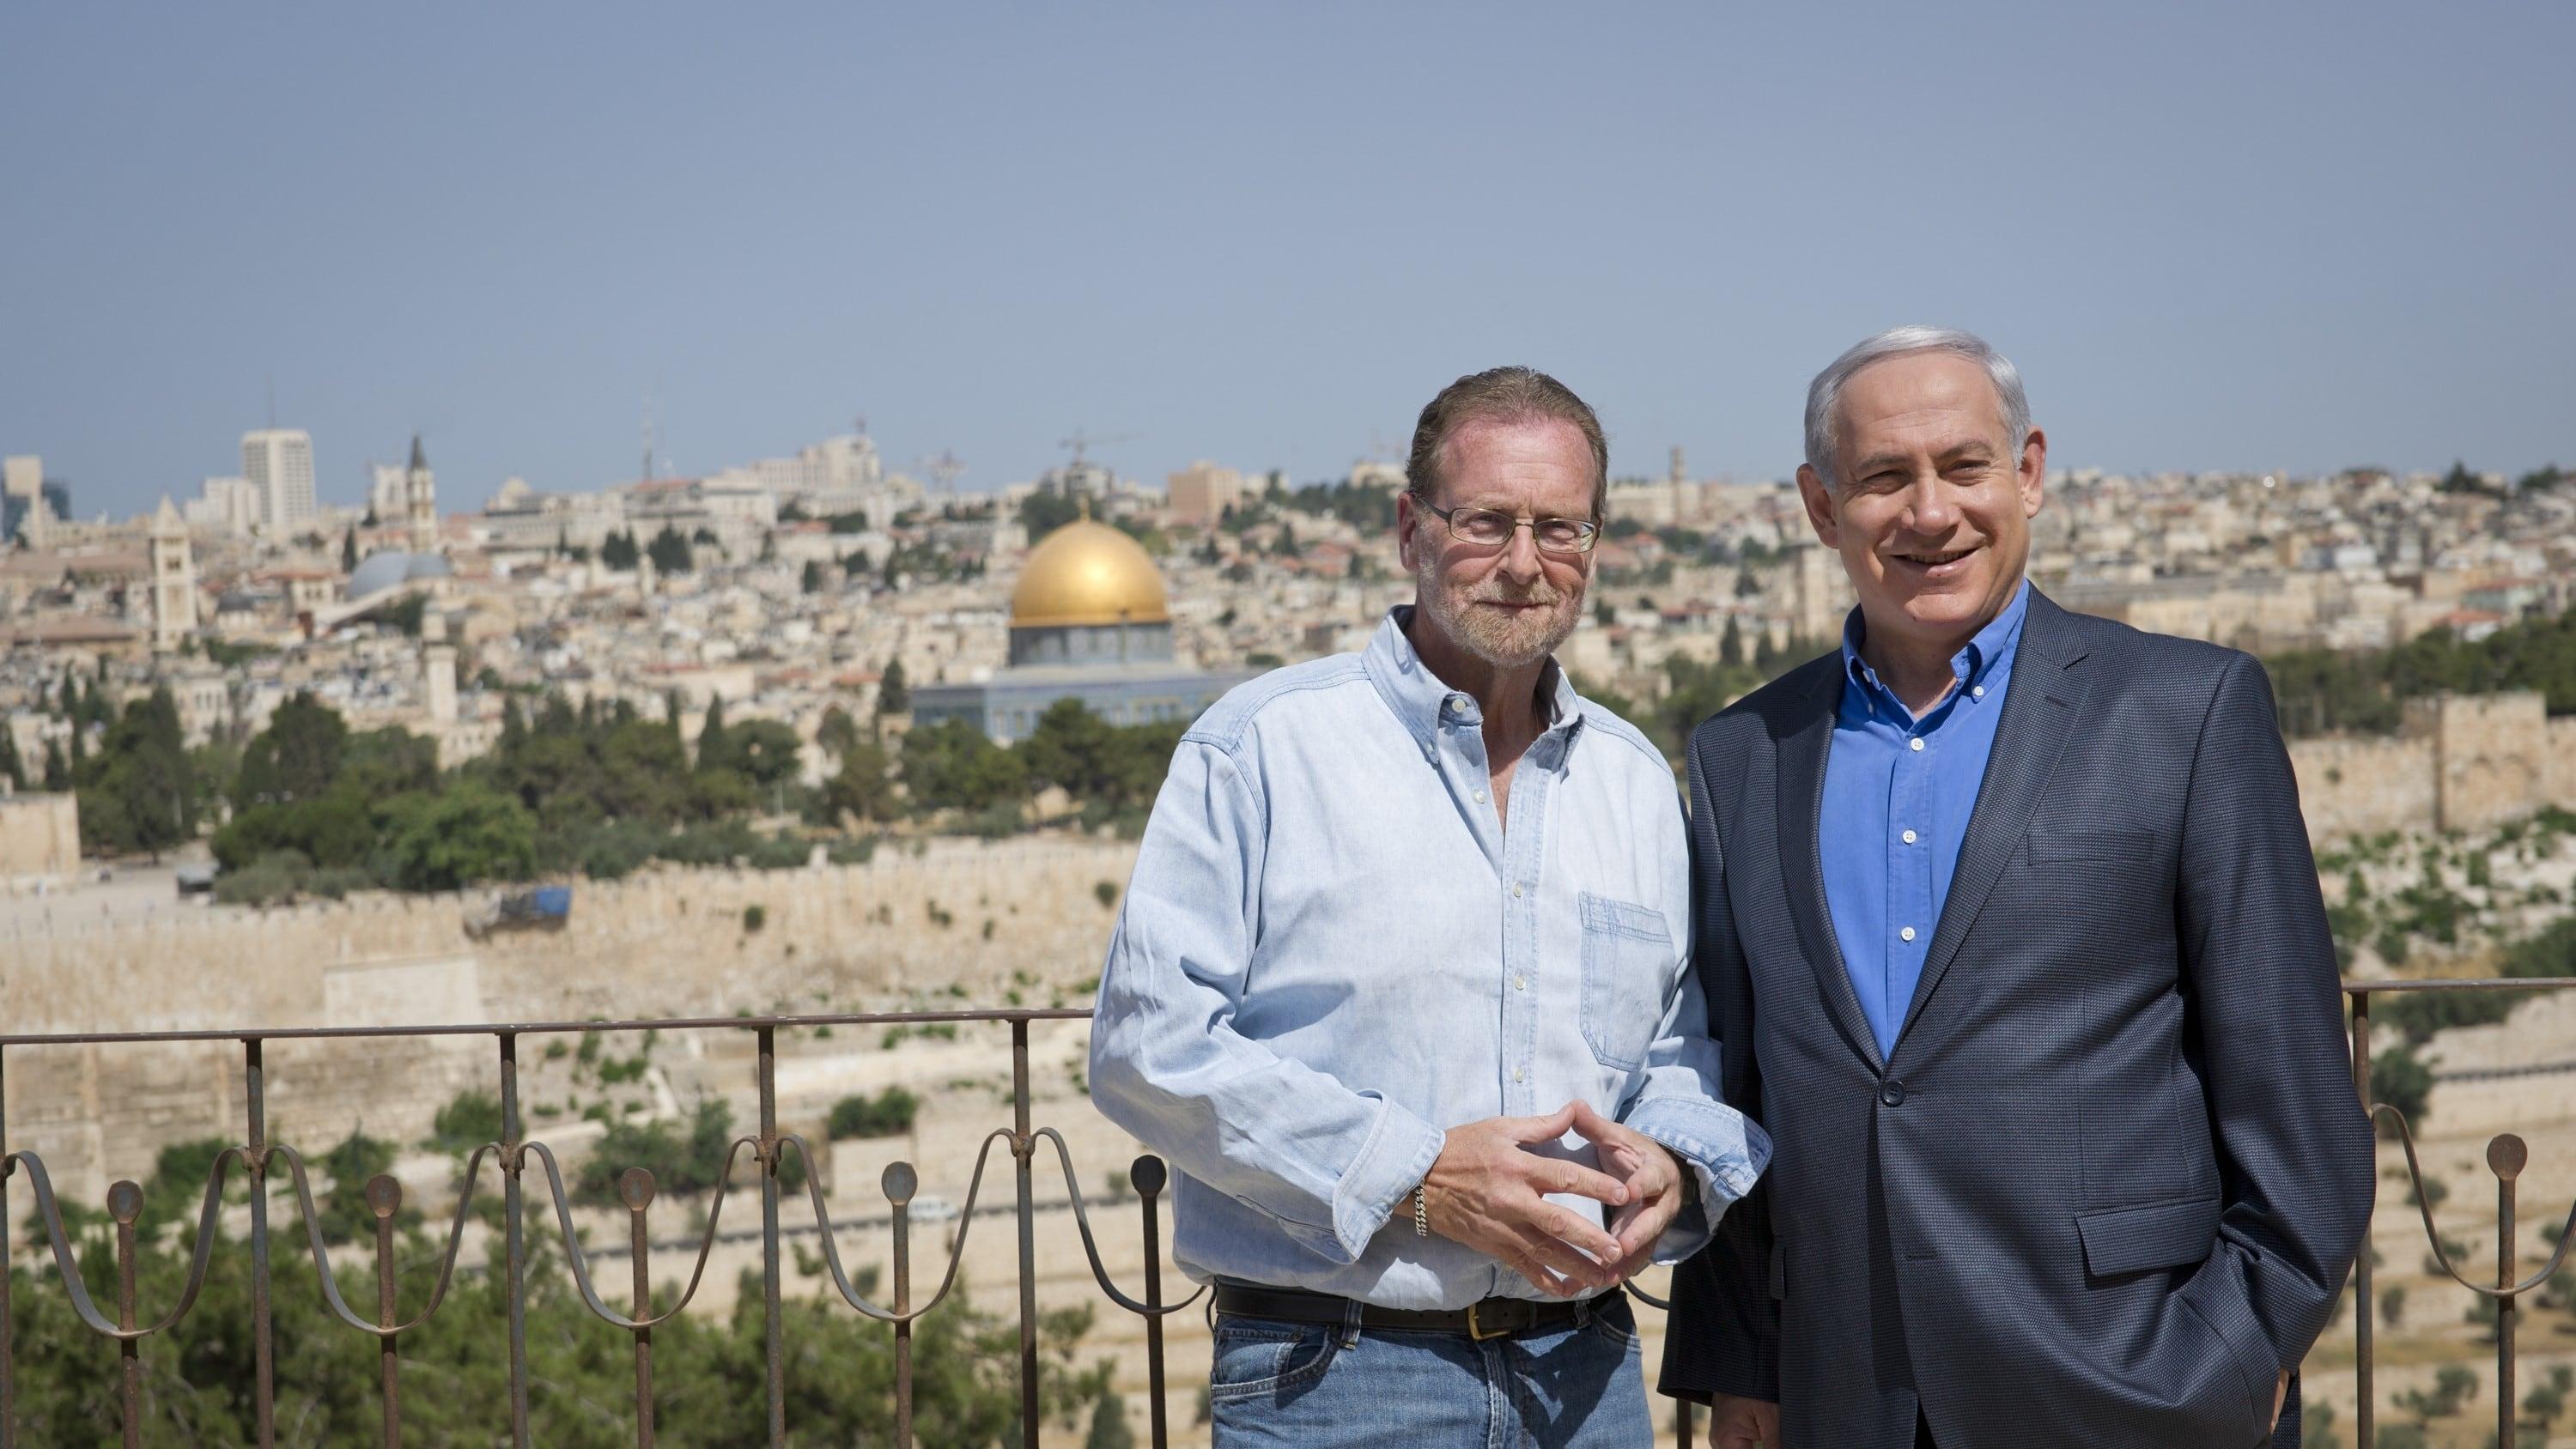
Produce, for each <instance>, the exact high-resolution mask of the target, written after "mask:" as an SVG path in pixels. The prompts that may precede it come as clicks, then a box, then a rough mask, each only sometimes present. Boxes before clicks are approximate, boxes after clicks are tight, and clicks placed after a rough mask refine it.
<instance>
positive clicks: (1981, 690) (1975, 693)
mask: <svg viewBox="0 0 2576 1449" xmlns="http://www.w3.org/2000/svg"><path fill="white" fill-rule="evenodd" d="M1968 697H1969V698H1970V699H1983V698H1985V697H1986V687H1985V686H1984V685H1982V684H1979V685H1972V686H1970V688H1969V690H1968Z"/></svg>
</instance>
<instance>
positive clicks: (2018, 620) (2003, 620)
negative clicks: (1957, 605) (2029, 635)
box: [1843, 578, 2030, 704]
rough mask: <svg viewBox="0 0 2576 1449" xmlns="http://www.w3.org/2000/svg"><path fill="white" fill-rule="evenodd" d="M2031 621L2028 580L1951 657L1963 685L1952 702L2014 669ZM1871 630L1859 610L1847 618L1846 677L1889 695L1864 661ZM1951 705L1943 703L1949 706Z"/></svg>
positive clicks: (1951, 695) (1953, 692) (2015, 589)
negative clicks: (1863, 648) (1865, 641)
mask: <svg viewBox="0 0 2576 1449" xmlns="http://www.w3.org/2000/svg"><path fill="white" fill-rule="evenodd" d="M2029 617H2030V580H2029V579H2027V578H2025V579H2023V580H2022V581H2021V583H2020V585H2019V586H2017V587H2016V588H2014V590H2013V596H2012V602H2011V603H2008V604H2006V605H2004V607H2003V612H2002V613H1999V614H1997V615H1995V616H1994V618H1992V619H1990V620H1988V621H1987V622H1986V627H1984V628H1982V629H1979V630H1978V631H1977V632H1976V635H1975V637H1973V638H1971V639H1970V640H1968V642H1967V643H1966V645H1964V646H1962V647H1961V648H1960V650H1959V652H1958V653H1956V654H1953V655H1951V656H1950V673H1951V675H1952V676H1953V677H1954V678H1956V679H1957V680H1958V681H1959V688H1958V689H1956V690H1953V691H1952V692H1951V694H1950V698H1951V699H1956V698H1958V697H1959V695H1960V694H1962V693H1964V692H1966V691H1967V690H1968V689H1970V688H1971V687H1973V686H1977V685H1982V684H1984V683H1986V682H1987V681H1988V680H1989V679H1991V678H1992V677H1993V676H1994V675H1995V674H1996V673H1997V672H1998V671H2006V670H2010V669H2011V668H2012V657H2013V654H2014V652H2015V651H2016V650H2018V649H2019V648H2020V647H2021V629H2022V622H2023V621H2024V620H2026V619H2028V618H2029ZM1868 627H1869V626H1868V622H1867V621H1866V620H1865V619H1863V618H1862V617H1861V612H1860V609H1859V608H1858V607H1857V606H1855V607H1854V608H1853V609H1852V611H1851V613H1850V614H1849V615H1847V616H1846V617H1845V618H1844V620H1843V676H1844V677H1845V678H1846V679H1848V680H1850V681H1851V682H1852V683H1853V684H1854V685H1856V686H1858V687H1859V688H1861V689H1863V690H1868V691H1875V692H1877V693H1881V694H1885V693H1887V686H1886V685H1884V684H1881V683H1880V682H1879V678H1878V671H1877V670H1875V669H1872V668H1870V667H1869V663H1868V661H1866V660H1864V659H1862V658H1861V657H1860V646H1861V641H1862V640H1863V639H1864V638H1865V637H1866V636H1867V634H1868ZM1889 698H1890V699H1893V698H1894V696H1893V695H1890V696H1889ZM1948 702H1949V701H1948V700H1944V701H1943V703H1945V704H1946V703H1948Z"/></svg>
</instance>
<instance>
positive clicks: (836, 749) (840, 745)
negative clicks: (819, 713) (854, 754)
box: [814, 704, 859, 760]
mask: <svg viewBox="0 0 2576 1449" xmlns="http://www.w3.org/2000/svg"><path fill="white" fill-rule="evenodd" d="M858 742H859V723H858V721H857V720H854V719H852V718H850V712H849V711H848V710H846V709H843V708H841V707H840V706H839V705H837V704H836V705H833V706H831V707H830V708H828V709H826V710H824V711H823V719H822V722H821V723H820V724H817V725H816V726H815V727H814V743H816V744H818V745H821V746H822V747H823V748H824V749H825V750H826V751H828V752H829V753H830V754H831V756H832V758H834V759H836V760H837V759H839V758H840V757H841V756H843V755H846V754H848V753H849V752H850V747H851V746H853V745H855V744H857V743H858Z"/></svg>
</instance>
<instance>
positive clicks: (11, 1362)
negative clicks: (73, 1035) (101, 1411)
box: [0, 1050, 18, 1449]
mask: <svg viewBox="0 0 2576 1449" xmlns="http://www.w3.org/2000/svg"><path fill="white" fill-rule="evenodd" d="M7 1058H8V1053H7V1052H6V1051H5V1050H0V1154H5V1153H7V1152H8V1150H9V1077H8V1072H7V1069H6V1065H5V1064H6V1061H7ZM17 1170H18V1164H17V1163H16V1162H13V1161H10V1160H8V1159H7V1158H6V1157H5V1156H0V1449H17V1443H18V1370H17V1366H16V1362H15V1359H14V1356H13V1353H12V1349H13V1348H14V1347H15V1339H16V1333H15V1331H14V1330H15V1323H14V1320H13V1319H12V1318H11V1312H12V1306H11V1304H10V1302H9V1261H10V1259H9V1178H10V1176H11V1175H12V1174H13V1173H15V1172H16V1171H17Z"/></svg>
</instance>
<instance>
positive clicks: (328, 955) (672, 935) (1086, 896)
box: [0, 839, 1135, 1203]
mask: <svg viewBox="0 0 2576 1449" xmlns="http://www.w3.org/2000/svg"><path fill="white" fill-rule="evenodd" d="M1134 859H1135V846H1134V845H1133V844H1132V843H1122V842H1107V841H1084V840H1063V839H1020V840H1006V841H997V842H992V843H981V842H974V841H933V842H929V843H928V844H927V846H926V848H924V849H923V850H922V851H921V852H920V853H918V854H916V853H915V851H914V849H913V848H912V847H910V846H890V847H887V848H885V849H881V850H880V851H879V852H878V853H877V855H876V857H875V858H874V859H873V860H871V861H869V862H868V863H866V864H864V865H850V866H826V867H820V868H812V869H804V870H787V871H732V870H711V871H697V870H692V871H681V870H659V871H654V872H650V873H646V874H640V875H637V876H635V877H631V878H629V879H627V880H624V881H617V882H585V883H582V884H579V885H577V886H575V888H574V892H573V907H572V914H571V919H570V921H569V923H568V924H567V925H566V926H565V927H564V928H563V929H562V930H560V931H551V932H547V931H525V932H517V933H504V934H495V935H493V936H491V937H490V938H489V939H487V940H483V941H479V942H478V941H475V940H472V939H471V938H469V937H468V936H467V935H466V933H465V930H464V923H465V919H466V917H467V915H468V914H469V912H471V911H472V910H474V909H476V908H478V907H480V906H481V905H483V904H484V903H485V902H486V901H488V900H489V899H490V893H488V892H466V893H462V894H456V895H441V896H388V895H367V896H361V897H352V898H350V899H349V900H347V901H344V902H337V903H323V904H312V905H302V906H295V907H291V908H286V909H279V910H235V909H226V908H210V909H207V910H205V911H203V912H197V911H184V912H183V911H163V912H159V913H156V914H155V915H153V916H151V917H148V918H146V919H144V920H141V921H136V922H131V923H127V924H117V923H115V922H113V921H105V922H99V923H95V924H87V925H72V924H65V925H56V926H53V927H51V928H49V929H48V930H47V931H45V932H43V933H41V934H39V933H27V934H13V935H10V936H7V937H0V951H5V952H6V953H7V956H8V963H9V964H8V969H7V970H6V971H5V972H0V1023H5V1027H0V1029H5V1030H6V1031H7V1032H9V1033H13V1034H18V1033H70V1032H130V1031H184V1030H205V1029H240V1028H246V1027H265V1028H291V1027H336V1026H384V1025H405V1026H411V1025H442V1024H455V1023H467V1022H487V1021H538V1020H564V1019H578V1018H584V1017H592V1016H599V1017H615V1018H628V1019H632V1018H638V1017H658V1016H729V1015H734V1014H737V1013H761V1014H766V1013H772V1012H779V1013H791V1012H817V1011H851V1010H863V1009H886V1008H889V1007H892V1006H899V1005H902V1004H906V1003H907V1002H909V1001H912V1000H913V999H914V998H920V1000H919V1002H918V1004H922V1005H941V1004H950V1003H952V1002H953V1003H954V1004H958V1005H963V1004H966V1003H967V1002H972V1003H974V1004H976V1005H981V1006H992V1005H999V1004H1001V1003H1003V1002H1005V1001H1006V1000H1007V999H1008V994H1009V993H1011V992H1012V991H1015V990H1018V991H1020V992H1021V993H1022V995H1023V996H1024V998H1025V999H1026V1001H1027V1004H1029V1005H1036V1006H1043V1005H1048V1004H1051V1003H1052V1002H1053V1000H1054V999H1055V996H1056V995H1057V994H1058V991H1059V990H1060V991H1061V994H1062V995H1063V996H1064V997H1065V999H1066V1000H1067V1001H1068V1003H1069V1004H1070V1003H1079V1002H1084V1001H1087V1000H1088V997H1087V994H1085V993H1083V992H1081V991H1078V990H1075V989H1074V987H1075V986H1076V985H1077V984H1079V983H1083V982H1087V981H1088V980H1089V979H1090V978H1092V977H1093V976H1095V975H1096V974H1097V972H1098V970H1099V967H1100V960H1101V954H1102V951H1103V949H1104V947H1105V946H1106V944H1107V941H1108V933H1109V928H1110V924H1111V921H1112V919H1113V914H1112V907H1113V905H1114V903H1115V901H1116V900H1117V899H1118V896H1119V894H1120V893H1122V892H1123V891H1124V889H1125V887H1126V882H1127V874H1128V871H1129V869H1130V868H1131V866H1132V865H1133V863H1134ZM1104 882H1106V883H1107V885H1108V892H1107V894H1108V897H1109V900H1108V902H1107V903H1104V901H1103V899H1102V897H1103V890H1102V885H1103V883H1104ZM754 906H757V907H759V909H760V914H761V917H762V920H761V924H760V926H759V927H758V929H756V930H754V929H746V923H745V912H746V910H747V909H748V908H751V907H754ZM1032 981H1034V982H1040V983H1046V985H1044V986H1031V985H1029V983H1030V982H1032ZM952 984H953V985H956V986H958V987H961V988H962V989H963V991H964V993H965V995H964V998H963V1000H955V999H954V998H952V997H951V996H950V995H949V987H950V986H951V985H952ZM933 997H935V998H936V1000H932V999H930V998H933ZM264 1050H265V1051H266V1052H267V1067H268V1076H269V1083H270V1086H269V1113H270V1135H271V1137H272V1138H273V1139H275V1140H280V1141H288V1142H293V1143H296V1144H298V1145H299V1146H303V1147H306V1148H308V1149H312V1150H319V1148H321V1147H325V1146H328V1145H329V1144H331V1143H333V1142H336V1141H338V1140H339V1139H340V1138H341V1137H343V1136H345V1135H346V1134H347V1133H348V1131H349V1129H350V1128H351V1127H352V1126H353V1125H356V1124H357V1123H358V1122H359V1121H361V1120H363V1122H364V1124H365V1125H366V1127H367V1130H368V1132H369V1133H370V1134H371V1135H376V1136H382V1137H388V1138H391V1139H394V1140H397V1141H407V1140H411V1139H413V1138H417V1137H419V1136H422V1135H424V1134H425V1133H426V1131H427V1130H428V1126H429V1118H430V1114H431V1113H433V1112H434V1111H435V1110H436V1109H437V1108H438V1107H439V1106H441V1105H443V1104H444V1103H445V1102H447V1101H448V1100H449V1099H450V1098H451V1097H452V1096H453V1095H454V1094H455V1093H456V1092H457V1091H458V1090H460V1089H462V1088H463V1087H465V1086H467V1085H477V1086H481V1087H483V1088H485V1089H487V1090H488V1089H489V1088H490V1085H491V1083H492V1082H493V1080H494V1070H495V1069H494V1065H493V1056H494V1052H495V1047H494V1044H493V1042H492V1040H491V1039H490V1038H488V1037H457V1038H420V1039H409V1040H390V1041H389V1040H366V1039H359V1040H350V1041H309V1042H278V1043H274V1044H272V1045H269V1046H267V1047H266V1048H265V1049H264ZM5 1067H6V1072H7V1082H6V1090H7V1098H6V1102H7V1107H8V1114H9V1115H8V1122H7V1133H6V1135H7V1142H8V1144H9V1145H10V1146H11V1147H13V1148H15V1147H34V1148H35V1149H37V1150H38V1151H39V1152H41V1153H42V1154H43V1155H44V1157H45V1159H46V1161H47V1162H48V1164H50V1165H51V1166H52V1167H53V1169H54V1171H55V1174H56V1177H57V1181H58V1184H59V1185H60V1186H61V1187H62V1188H63V1189H64V1190H65V1192H66V1193H67V1194H73V1195H76V1196H78V1197H79V1198H80V1199H81V1200H82V1201H86V1202H92V1203H95V1202H96V1201H98V1196H99V1193H101V1192H103V1191H104V1190H105V1186H106V1183H107V1181H108V1180H109V1179H111V1178H112V1177H115V1176H132V1177H136V1178H138V1179H139V1178H142V1177H144V1176H146V1175H148V1173H149V1171H150V1168H151V1165H152V1159H153V1156H154V1154H156V1153H157V1152H158V1151H159V1150H160V1148H161V1147H163V1146H164V1145H166V1144H168V1143H171V1142H175V1141H180V1140H185V1139H188V1138H194V1137H202V1136H209V1135H222V1136H228V1137H231V1138H233V1139H235V1140H238V1139H239V1137H240V1135H241V1132H242V1087H243V1083H242V1053H241V1049H240V1048H239V1046H237V1045H234V1044H229V1043H221V1044H211V1045H201V1044H155V1045H107V1046H83V1047H45V1048H35V1047H19V1048H14V1049H11V1050H10V1051H9V1052H8V1053H7V1055H6V1060H5Z"/></svg>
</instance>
